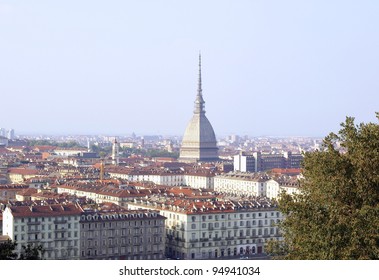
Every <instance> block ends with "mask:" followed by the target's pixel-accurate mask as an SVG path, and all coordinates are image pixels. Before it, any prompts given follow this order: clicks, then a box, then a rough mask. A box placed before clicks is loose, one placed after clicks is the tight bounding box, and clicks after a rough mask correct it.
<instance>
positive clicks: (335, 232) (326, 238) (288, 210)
mask: <svg viewBox="0 0 379 280" xmlns="http://www.w3.org/2000/svg"><path fill="white" fill-rule="evenodd" d="M377 117H378V119H379V114H378V113H377ZM341 127H342V128H341V130H340V131H339V133H338V134H334V133H331V134H329V136H327V137H326V138H325V139H324V146H323V150H321V151H316V152H309V153H306V154H305V157H304V161H303V175H304V179H302V180H301V188H302V193H301V194H300V195H296V196H290V195H286V194H283V195H282V196H281V199H280V201H279V202H280V203H279V205H280V206H279V207H280V210H281V211H282V213H283V214H284V215H285V219H284V221H283V222H282V224H281V228H282V231H283V235H284V242H282V243H281V244H280V243H277V244H270V248H268V249H269V252H271V253H272V254H274V255H278V256H281V257H284V258H286V259H379V203H378V201H379V125H378V124H376V123H367V124H364V123H361V124H359V125H355V124H354V118H351V117H347V118H346V121H345V123H342V124H341ZM283 248H284V250H283Z"/></svg>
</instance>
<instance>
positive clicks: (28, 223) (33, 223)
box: [26, 222, 41, 225]
mask: <svg viewBox="0 0 379 280" xmlns="http://www.w3.org/2000/svg"><path fill="white" fill-rule="evenodd" d="M26 224H27V225H40V224H41V222H27V223H26Z"/></svg>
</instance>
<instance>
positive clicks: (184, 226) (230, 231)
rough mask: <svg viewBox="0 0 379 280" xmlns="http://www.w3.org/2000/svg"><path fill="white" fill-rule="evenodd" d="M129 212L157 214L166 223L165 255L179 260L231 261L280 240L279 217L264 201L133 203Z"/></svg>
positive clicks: (279, 214)
mask: <svg viewBox="0 0 379 280" xmlns="http://www.w3.org/2000/svg"><path fill="white" fill-rule="evenodd" d="M128 207H129V208H130V209H141V208H142V209H154V210H159V211H160V214H161V215H163V216H165V217H166V218H167V220H166V236H167V240H166V255H167V256H169V257H173V258H180V259H217V258H224V257H225V258H226V257H229V258H233V257H238V256H240V255H246V256H249V255H254V254H260V253H264V244H265V243H266V242H267V241H268V240H271V239H276V240H280V239H281V238H282V237H281V234H280V232H279V229H278V226H277V224H278V223H279V222H280V221H281V220H282V218H283V217H282V215H281V213H280V212H279V211H278V209H277V207H276V205H273V204H271V203H270V202H269V201H268V200H267V199H260V200H254V201H252V200H243V201H242V200H241V201H230V200H223V201H221V200H219V201H209V200H208V201H198V200H197V201H195V200H190V199H188V200H184V199H168V198H162V199H160V200H156V201H152V200H148V199H140V200H135V201H134V202H133V203H129V204H128Z"/></svg>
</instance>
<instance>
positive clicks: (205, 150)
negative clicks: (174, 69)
mask: <svg viewBox="0 0 379 280" xmlns="http://www.w3.org/2000/svg"><path fill="white" fill-rule="evenodd" d="M204 104H205V102H204V99H203V90H202V83H201V55H199V80H198V88H197V95H196V99H195V110H194V111H193V116H192V119H191V120H190V122H189V123H188V125H187V128H186V130H185V132H184V136H183V140H182V146H181V148H180V156H179V161H182V162H198V161H217V160H218V159H219V158H218V148H217V141H216V136H215V133H214V131H213V127H212V125H211V123H210V122H209V120H208V119H207V117H206V116H205V110H204Z"/></svg>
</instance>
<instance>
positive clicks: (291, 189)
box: [266, 179, 300, 199]
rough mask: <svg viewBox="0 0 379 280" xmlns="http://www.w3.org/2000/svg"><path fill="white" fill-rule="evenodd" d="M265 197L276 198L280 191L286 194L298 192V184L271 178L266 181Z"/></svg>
mask: <svg viewBox="0 0 379 280" xmlns="http://www.w3.org/2000/svg"><path fill="white" fill-rule="evenodd" d="M266 189H267V197H270V198H273V199H278V198H279V196H280V194H281V193H282V192H285V193H287V194H291V195H292V194H300V188H299V184H298V183H296V182H288V181H287V182H286V181H282V180H276V179H271V180H268V181H267V182H266Z"/></svg>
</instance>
